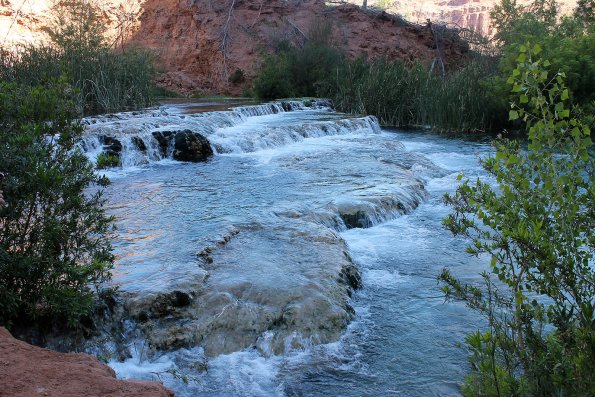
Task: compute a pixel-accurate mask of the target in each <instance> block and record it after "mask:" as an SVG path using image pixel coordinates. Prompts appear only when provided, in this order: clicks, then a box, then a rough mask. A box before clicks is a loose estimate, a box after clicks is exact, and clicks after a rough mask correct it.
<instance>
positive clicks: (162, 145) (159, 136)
mask: <svg viewBox="0 0 595 397" xmlns="http://www.w3.org/2000/svg"><path fill="white" fill-rule="evenodd" d="M174 134H175V133H174V132H173V131H154V132H153V138H155V140H156V141H157V143H158V144H159V153H160V154H161V157H166V156H167V152H168V149H169V143H170V142H171V140H172V137H173V135H174Z"/></svg>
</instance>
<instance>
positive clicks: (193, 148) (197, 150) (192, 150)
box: [173, 130, 213, 162]
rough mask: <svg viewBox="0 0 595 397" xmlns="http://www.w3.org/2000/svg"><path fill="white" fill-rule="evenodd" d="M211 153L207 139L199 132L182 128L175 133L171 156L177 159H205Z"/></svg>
mask: <svg viewBox="0 0 595 397" xmlns="http://www.w3.org/2000/svg"><path fill="white" fill-rule="evenodd" d="M212 155H213V149H211V145H210V144H209V141H208V140H207V139H206V138H205V137H204V136H202V135H201V134H199V133H196V132H192V131H190V130H184V131H180V132H178V133H176V135H175V138H174V152H173V157H174V159H175V160H178V161H191V162H199V161H206V160H207V158H209V157H210V156H212Z"/></svg>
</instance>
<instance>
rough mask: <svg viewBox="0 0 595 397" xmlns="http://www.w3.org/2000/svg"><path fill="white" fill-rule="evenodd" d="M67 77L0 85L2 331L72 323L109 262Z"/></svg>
mask: <svg viewBox="0 0 595 397" xmlns="http://www.w3.org/2000/svg"><path fill="white" fill-rule="evenodd" d="M72 94H73V90H72V89H71V87H70V86H69V85H68V84H67V83H66V82H65V80H64V79H63V80H50V81H49V82H47V83H46V86H43V87H42V86H26V85H19V84H16V83H5V82H0V172H1V173H2V174H3V175H4V179H3V182H2V185H1V187H0V189H1V190H2V191H3V195H4V200H5V202H6V203H5V205H4V206H2V208H0V324H1V325H4V326H8V327H11V326H32V325H39V326H41V327H43V326H51V325H53V324H55V323H56V322H58V323H60V322H66V323H67V324H68V325H70V326H75V325H76V324H78V321H79V319H80V318H81V316H84V315H86V314H88V313H89V311H90V310H91V308H92V303H93V289H97V288H100V286H101V284H102V283H103V282H104V281H106V280H108V279H109V277H110V269H111V267H112V263H113V256H112V253H111V247H110V239H109V234H110V231H111V230H112V227H113V226H112V225H113V219H112V218H111V217H108V216H106V215H105V212H104V209H103V204H104V200H103V198H102V193H101V190H100V189H93V190H91V191H87V189H88V188H89V187H91V186H93V185H99V186H103V185H105V184H106V180H104V179H103V178H100V177H98V176H97V175H95V174H94V172H93V166H92V164H90V163H89V161H88V160H87V158H86V157H85V156H84V155H83V154H82V153H81V152H80V151H79V150H77V149H75V142H76V141H77V140H78V139H79V138H80V134H81V132H82V126H81V125H80V124H79V122H77V121H76V120H75V118H74V117H75V116H76V112H75V111H74V101H73V100H72V99H70V100H68V98H69V97H70V96H71V95H72Z"/></svg>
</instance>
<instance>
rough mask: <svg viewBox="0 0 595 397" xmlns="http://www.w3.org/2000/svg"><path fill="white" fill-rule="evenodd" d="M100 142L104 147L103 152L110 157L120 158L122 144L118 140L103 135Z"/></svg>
mask: <svg viewBox="0 0 595 397" xmlns="http://www.w3.org/2000/svg"><path fill="white" fill-rule="evenodd" d="M99 142H101V144H102V145H103V152H104V153H106V154H108V155H110V156H116V157H120V153H121V152H122V142H120V141H119V140H118V139H116V138H114V137H111V136H107V135H102V136H100V137H99Z"/></svg>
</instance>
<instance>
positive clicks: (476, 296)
mask: <svg viewBox="0 0 595 397" xmlns="http://www.w3.org/2000/svg"><path fill="white" fill-rule="evenodd" d="M520 51H521V53H520V55H519V56H518V58H517V67H516V68H515V69H514V70H513V72H512V76H511V77H510V78H509V80H508V83H509V84H511V85H512V92H513V95H515V100H514V102H513V103H512V107H511V110H510V113H509V116H510V119H511V120H520V121H522V122H523V123H525V125H526V127H527V131H528V141H529V143H528V147H527V149H526V150H525V149H524V148H522V147H521V146H520V144H519V143H518V142H512V141H507V140H500V141H498V142H496V144H495V146H496V153H495V156H493V157H490V158H487V159H485V160H482V165H483V166H484V168H485V170H486V171H487V172H488V174H489V175H490V176H492V177H494V178H495V180H496V181H497V187H496V188H492V187H491V186H490V184H489V183H487V182H484V181H481V180H477V181H475V182H472V181H469V180H467V181H465V182H464V183H463V184H462V185H461V186H460V187H459V188H458V189H457V191H456V193H455V194H454V195H452V196H450V195H446V196H445V201H446V203H447V204H449V205H451V206H452V207H453V211H454V212H453V214H451V215H450V216H449V217H448V218H446V219H445V221H444V224H445V226H446V227H447V228H448V229H449V230H450V231H451V232H452V233H453V234H455V235H461V236H465V237H467V238H469V239H470V241H471V244H470V246H469V247H468V249H467V251H468V252H469V253H470V254H472V255H476V256H478V255H483V254H487V255H489V256H490V257H491V262H490V269H491V272H485V273H484V274H483V278H484V281H485V285H484V286H483V288H480V287H477V286H471V285H466V284H464V283H462V282H461V281H460V280H458V279H457V278H456V277H454V276H453V275H452V273H451V272H450V271H449V270H448V269H445V270H444V271H443V273H442V274H441V276H440V279H441V280H442V281H443V282H444V287H443V291H444V292H445V294H446V297H447V298H448V299H461V300H463V301H465V302H466V303H467V304H468V305H469V306H470V307H471V308H473V309H475V310H478V311H480V312H481V313H483V314H484V315H485V316H486V318H487V321H488V330H486V331H484V332H479V331H478V332H476V333H473V334H471V335H470V336H469V337H468V338H467V344H468V346H469V349H470V351H471V353H472V354H471V356H470V363H471V365H472V368H471V374H470V375H469V376H468V377H467V379H466V382H465V385H464V386H463V392H464V394H465V395H481V396H491V395H495V396H521V395H539V396H547V395H565V396H586V395H595V315H594V314H595V312H594V305H595V270H594V267H593V259H594V256H593V254H594V243H595V234H594V231H595V205H594V204H595V167H594V165H595V161H594V159H593V156H592V153H590V149H591V147H592V142H591V138H590V134H591V132H590V130H589V128H588V126H586V125H584V124H583V122H582V121H581V120H579V119H577V118H575V117H571V112H570V109H569V105H568V99H569V95H570V94H569V91H568V89H567V88H566V87H565V85H564V79H565V75H564V73H562V72H559V73H556V74H554V75H553V76H552V75H550V74H549V73H548V70H547V68H548V67H549V66H550V64H549V62H548V61H547V60H543V59H541V58H540V53H541V48H540V47H539V46H537V45H536V46H533V47H531V46H530V45H528V44H527V45H523V46H521V48H520ZM494 276H495V277H496V278H497V279H496V280H494Z"/></svg>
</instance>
